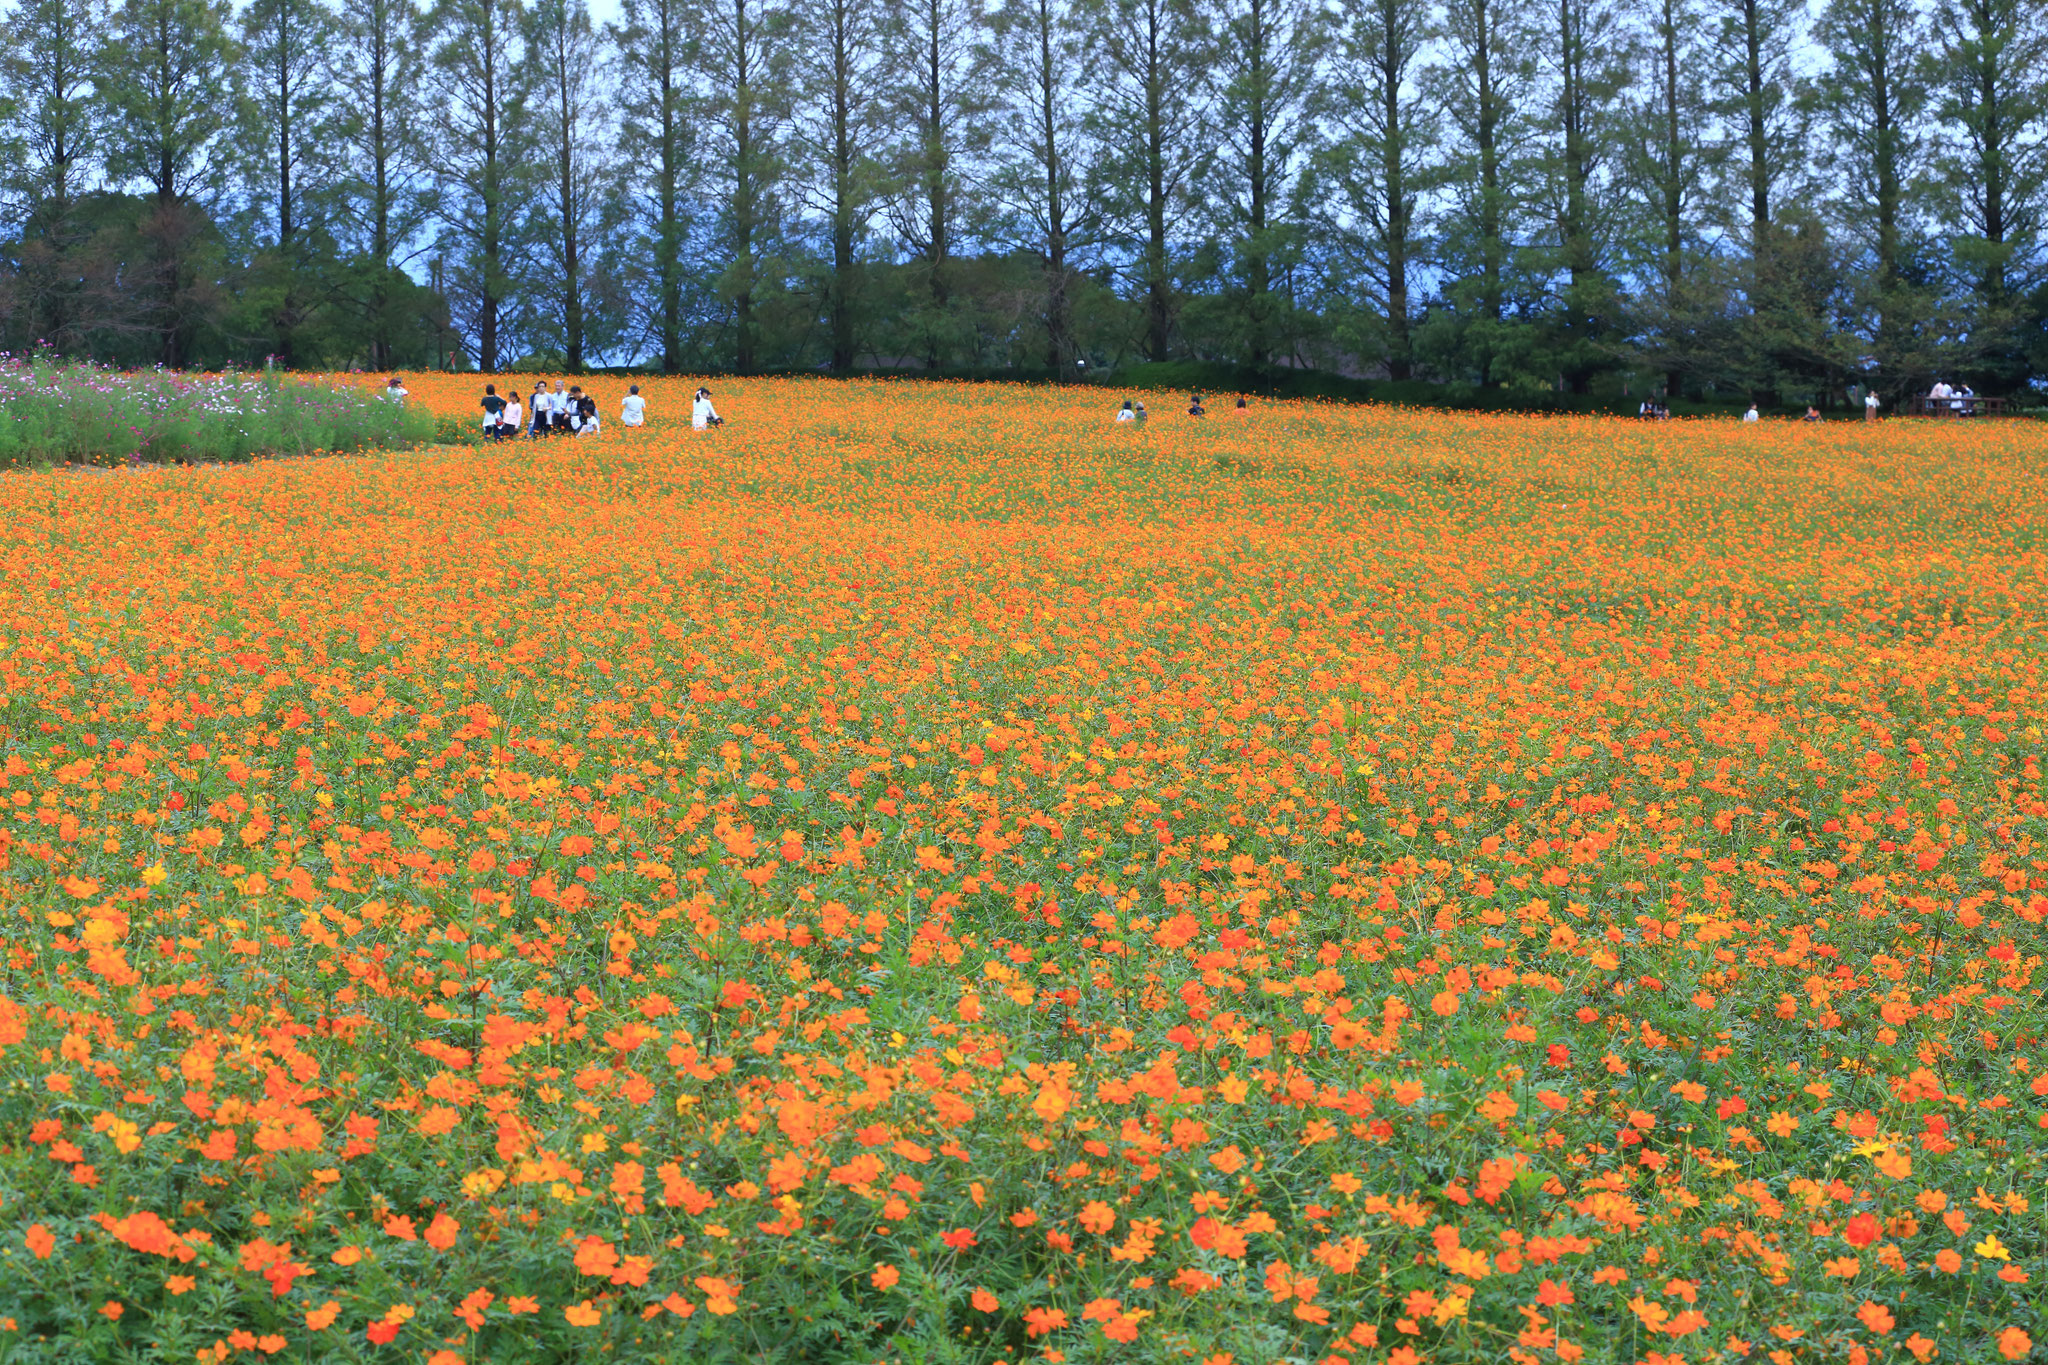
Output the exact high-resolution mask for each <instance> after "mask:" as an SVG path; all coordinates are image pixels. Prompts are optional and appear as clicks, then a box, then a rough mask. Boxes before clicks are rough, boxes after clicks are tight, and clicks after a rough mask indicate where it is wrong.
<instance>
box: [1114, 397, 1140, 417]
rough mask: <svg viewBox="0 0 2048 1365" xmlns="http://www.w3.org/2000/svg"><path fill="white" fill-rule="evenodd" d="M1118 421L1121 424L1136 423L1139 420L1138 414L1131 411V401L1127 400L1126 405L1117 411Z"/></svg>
mask: <svg viewBox="0 0 2048 1365" xmlns="http://www.w3.org/2000/svg"><path fill="white" fill-rule="evenodd" d="M1116 420H1117V421H1119V422H1135V421H1137V420H1138V414H1137V413H1135V412H1133V411H1131V400H1130V399H1128V398H1126V399H1125V400H1124V405H1123V406H1122V407H1120V408H1118V409H1117V410H1116Z"/></svg>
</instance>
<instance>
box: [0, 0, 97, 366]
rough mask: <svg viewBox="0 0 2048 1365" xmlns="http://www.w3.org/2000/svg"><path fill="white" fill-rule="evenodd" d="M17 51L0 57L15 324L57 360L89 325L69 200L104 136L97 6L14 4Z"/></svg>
mask: <svg viewBox="0 0 2048 1365" xmlns="http://www.w3.org/2000/svg"><path fill="white" fill-rule="evenodd" d="M11 19H12V23H11V24H10V25H9V27H10V29H11V30H12V31H13V32H14V33H15V34H16V35H17V37H18V41H16V42H14V43H11V44H9V45H8V48H7V51H6V54H5V56H4V57H0V114H4V122H0V163H4V165H0V195H4V196H5V200H4V202H5V204H6V208H7V212H8V213H9V215H10V216H11V217H12V218H13V220H14V221H15V222H18V223H19V224H20V225H21V244H20V247H19V248H18V266H17V273H16V284H17V291H18V292H17V299H18V303H19V305H20V306H21V307H22V310H23V313H24V315H25V316H24V319H23V321H24V322H25V324H26V327H27V330H28V331H29V332H31V333H32V334H33V335H32V336H31V337H28V338H25V339H27V340H32V341H36V342H46V343H48V344H49V345H51V346H53V347H55V348H57V349H58V350H60V351H67V352H68V351H76V350H80V349H82V348H83V347H84V346H85V344H86V338H87V336H88V335H89V333H90V331H91V329H92V327H93V323H94V320H95V319H94V311H95V308H94V301H93V300H92V299H91V298H90V297H89V296H88V295H87V293H86V291H85V289H84V287H83V282H82V279H81V268H80V265H79V262H78V260H77V256H78V254H79V252H80V251H81V249H82V247H83V244H84V241H85V239H86V236H87V232H86V228H85V224H84V222H83V220H82V218H81V215H80V213H79V200H80V198H81V197H82V196H84V195H86V194H87V193H89V192H91V191H92V190H93V189H94V188H95V187H96V181H97V179H98V176H99V172H100V168H101V164H100V159H101V155H102V152H103V150H104V149H103V143H102V139H103V137H104V135H105V131H106V128H105V114H104V106H103V104H102V101H101V99H100V94H101V90H100V87H101V85H102V84H103V81H102V76H101V68H100V57H101V50H100V47H99V37H100V34H101V33H102V32H104V31H105V29H106V26H107V22H108V12H107V8H106V6H105V4H104V3H103V0H23V3H22V4H21V5H20V6H19V7H18V8H17V9H16V10H15V11H14V12H13V14H12V15H11Z"/></svg>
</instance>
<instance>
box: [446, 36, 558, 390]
mask: <svg viewBox="0 0 2048 1365" xmlns="http://www.w3.org/2000/svg"><path fill="white" fill-rule="evenodd" d="M525 14H526V10H525V6H524V5H523V4H522V3H521V0H440V4H439V5H438V6H437V7H436V8H435V10H434V12H433V19H432V23H433V32H434V50H433V88H432V95H431V99H432V101H433V103H432V106H431V107H430V109H429V110H428V112H427V115H426V117H427V121H428V123H429V125H430V126H433V127H434V128H435V129H436V132H437V136H436V138H435V146H434V155H435V160H436V165H437V169H438V172H439V185H438V191H439V192H438V195H437V207H438V209H439V217H440V222H441V240H442V243H443V250H444V252H445V253H446V254H447V255H449V256H452V257H453V258H454V266H455V269H454V270H453V271H452V272H450V274H449V277H448V278H449V285H450V293H451V294H452V295H454V296H455V299H456V300H459V303H460V307H461V315H462V316H461V322H462V324H463V329H464V330H465V331H466V332H467V333H468V334H469V336H470V337H471V338H472V339H473V344H474V347H475V354H476V362H477V367H478V368H479V369H481V370H483V371H484V372H486V373H491V372H494V371H496V370H497V369H498V368H499V367H500V366H501V364H502V363H503V362H504V361H505V359H506V358H507V356H506V354H505V343H506V342H507V341H508V340H509V339H510V328H509V326H508V324H509V323H510V322H511V320H512V319H511V315H510V305H511V304H512V302H513V298H512V295H513V289H514V283H515V281H514V276H513V273H512V266H513V263H514V255H515V253H516V251H517V250H518V247H519V245H520V243H519V240H518V235H517V230H518V225H519V219H520V215H519V204H520V202H521V196H522V194H523V192H524V189H525V187H526V185H527V184H528V183H529V181H530V180H531V179H532V171H533V167H532V166H531V165H530V164H529V163H528V158H529V157H530V155H531V152H532V129H531V127H530V125H529V122H528V117H527V109H526V103H525V98H524V88H523V84H524V83H523V82H522V81H520V80H519V78H518V77H517V75H516V73H517V71H518V69H519V67H520V66H521V64H522V63H523V62H524V61H525V58H526V54H525V52H524V51H523V50H522V48H521V44H520V41H519V35H520V28H521V21H522V20H523V19H524V17H525Z"/></svg>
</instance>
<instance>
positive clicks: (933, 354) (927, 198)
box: [891, 0, 989, 369]
mask: <svg viewBox="0 0 2048 1365" xmlns="http://www.w3.org/2000/svg"><path fill="white" fill-rule="evenodd" d="M981 4H982V0H904V3H903V5H902V8H901V10H900V12H899V14H898V21H897V24H896V25H895V29H894V40H895V52H894V54H893V57H892V64H893V65H894V67H895V69H896V71H897V73H898V75H897V89H896V104H897V107H898V109H899V110H900V111H901V116H902V118H903V121H904V123H905V124H906V125H907V126H908V132H909V136H907V137H906V138H905V139H904V142H903V146H902V165H901V169H900V172H899V180H900V190H899V193H898V195H897V196H896V198H895V201H894V202H893V204H892V205H891V217H892V218H893V220H894V222H895V226H896V232H897V235H898V236H899V237H900V238H901V239H902V241H903V244H904V245H905V246H906V247H908V248H909V250H910V254H911V255H912V256H913V257H914V258H915V261H916V268H917V271H918V274H919V275H920V276H921V277H922V278H921V279H919V280H918V281H916V282H915V283H914V284H913V288H919V292H921V293H922V295H923V301H922V305H921V306H920V307H919V308H918V309H917V311H916V314H915V315H914V320H913V327H914V328H915V334H916V337H917V340H918V343H919V344H920V346H921V348H922V350H923V353H924V362H925V364H926V366H928V367H929V368H933V369H936V368H938V367H939V366H940V365H942V364H944V363H945V362H946V360H948V359H949V358H951V356H952V354H953V353H954V349H955V344H956V343H957V340H958V333H959V331H960V330H961V329H960V327H959V326H958V323H959V319H958V318H957V317H956V316H955V315H956V313H957V312H958V311H960V310H958V309H956V308H955V306H954V298H953V291H954V274H955V267H954V256H955V254H956V253H957V252H958V250H959V249H960V245H961V242H962V238H963V235H964V233H965V231H966V223H967V219H968V214H969V213H970V211H971V208H972V204H971V202H970V199H969V193H970V185H971V181H970V178H969V169H970V165H971V161H972V159H973V158H974V157H975V156H976V155H977V154H978V153H980V152H981V151H982V150H984V149H985V147H986V144H987V140H988V139H987V127H986V115H987V113H988V111H989V96H988V94H987V91H986V87H987V83H988V82H987V75H988V73H987V70H986V68H985V64H984V62H983V61H982V57H983V55H984V53H985V49H984V48H983V46H982V45H981V42H980V39H981V36H982V34H981ZM920 286H921V288H920Z"/></svg>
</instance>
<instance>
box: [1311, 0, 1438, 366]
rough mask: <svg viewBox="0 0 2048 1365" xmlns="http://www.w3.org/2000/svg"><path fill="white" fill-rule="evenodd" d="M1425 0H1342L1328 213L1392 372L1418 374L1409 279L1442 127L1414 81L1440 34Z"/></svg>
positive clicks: (1418, 258)
mask: <svg viewBox="0 0 2048 1365" xmlns="http://www.w3.org/2000/svg"><path fill="white" fill-rule="evenodd" d="M1430 9H1431V6H1430V5H1429V3H1428V0H1341V4H1340V7H1339V9H1338V10H1337V23H1338V30H1337V38H1336V45H1335V49H1334V52H1333V53H1332V79H1331V87H1330V99H1329V101H1328V119H1329V124H1330V136H1329V144H1328V147H1327V150H1326V153H1325V155H1324V156H1323V158H1322V160H1323V164H1324V167H1325V170H1324V174H1323V183H1324V185H1325V186H1326V187H1327V189H1328V195H1327V197H1326V199H1325V202H1324V205H1323V207H1324V211H1325V213H1326V214H1328V215H1329V216H1330V218H1331V219H1332V229H1333V231H1334V233H1335V235H1336V236H1337V238H1338V239H1339V240H1340V241H1341V242H1342V243H1343V244H1344V246H1345V247H1346V248H1348V250H1347V252H1346V255H1347V256H1350V257H1353V258H1355V259H1356V260H1357V262H1358V266H1357V268H1356V270H1355V272H1353V271H1347V272H1346V278H1347V279H1348V278H1352V277H1353V276H1354V274H1355V276H1356V277H1357V278H1358V279H1360V281H1361V282H1362V283H1363V284H1364V285H1365V286H1366V288H1367V290H1369V291H1370V297H1371V299H1372V302H1373V306H1374V307H1375V308H1376V310H1377V312H1378V314H1379V322H1380V324H1381V329H1380V338H1379V346H1378V349H1379V353H1380V357H1381V358H1382V359H1383V360H1384V362H1385V364H1386V367H1387V373H1388V375H1389V376H1391V377H1392V378H1394V379H1407V378H1409V377H1410V376H1411V375H1412V374H1413V373H1414V368H1415V344H1414V338H1413V336H1412V331H1411V322H1412V318H1413V312H1414V301H1413V298H1412V296H1411V276H1412V274H1413V272H1414V271H1415V269H1416V268H1417V267H1418V266H1421V265H1424V264H1425V263H1426V260H1425V257H1424V256H1423V254H1422V247H1423V244H1422V242H1421V240H1420V237H1421V236H1422V232H1423V228H1422V224H1421V221H1420V214H1421V204H1422V195H1423V194H1424V192H1425V191H1427V190H1428V189H1429V188H1430V185H1431V179H1432V176H1433V173H1434V169H1435V167H1434V165H1433V158H1434V156H1435V154H1436V152H1437V151H1438V145H1437V142H1438V137H1439V129H1438V125H1437V117H1436V112H1435V110H1434V108H1433V107H1432V105H1431V103H1430V102H1429V101H1428V100H1426V99H1425V97H1424V95H1423V92H1422V89H1421V87H1420V85H1419V84H1418V82H1417V76H1418V74H1419V71H1420V63H1421V60H1422V54H1423V51H1424V49H1425V47H1426V45H1427V44H1428V43H1429V41H1430V40H1431V38H1432V36H1433V27H1432V24H1431V15H1430Z"/></svg>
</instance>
